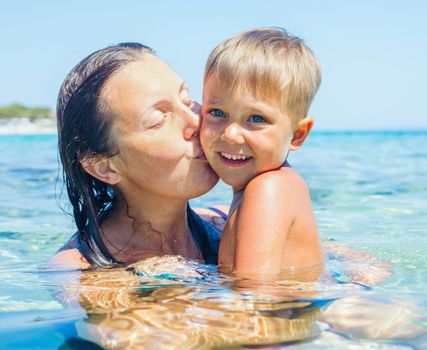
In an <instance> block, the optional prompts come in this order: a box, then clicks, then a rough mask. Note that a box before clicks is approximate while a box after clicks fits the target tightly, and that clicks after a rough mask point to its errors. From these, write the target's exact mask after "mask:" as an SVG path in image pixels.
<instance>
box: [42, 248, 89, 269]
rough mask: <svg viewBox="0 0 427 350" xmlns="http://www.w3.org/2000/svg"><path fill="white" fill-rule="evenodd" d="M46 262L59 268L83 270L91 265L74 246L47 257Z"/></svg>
mask: <svg viewBox="0 0 427 350" xmlns="http://www.w3.org/2000/svg"><path fill="white" fill-rule="evenodd" d="M48 264H49V266H51V267H53V268H57V269H61V270H63V269H65V270H84V269H87V268H89V267H90V266H91V265H90V264H89V262H88V261H87V260H86V259H85V258H84V256H83V255H82V254H81V253H80V251H79V250H78V249H76V248H72V249H64V250H61V251H60V252H58V253H56V254H55V255H54V256H53V257H52V258H50V259H49V261H48Z"/></svg>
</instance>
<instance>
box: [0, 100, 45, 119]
mask: <svg viewBox="0 0 427 350" xmlns="http://www.w3.org/2000/svg"><path fill="white" fill-rule="evenodd" d="M52 117H53V115H52V110H51V109H50V108H47V107H26V106H24V105H22V104H19V103H12V104H10V105H8V106H3V107H0V118H30V119H45V118H52Z"/></svg>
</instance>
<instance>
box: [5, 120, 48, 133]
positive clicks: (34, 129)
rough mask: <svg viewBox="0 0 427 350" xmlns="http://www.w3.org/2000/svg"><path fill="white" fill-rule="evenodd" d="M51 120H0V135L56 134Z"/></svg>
mask: <svg viewBox="0 0 427 350" xmlns="http://www.w3.org/2000/svg"><path fill="white" fill-rule="evenodd" d="M56 132H57V131H56V121H55V120H54V119H51V118H38V119H33V118H25V117H19V118H0V135H29V134H56Z"/></svg>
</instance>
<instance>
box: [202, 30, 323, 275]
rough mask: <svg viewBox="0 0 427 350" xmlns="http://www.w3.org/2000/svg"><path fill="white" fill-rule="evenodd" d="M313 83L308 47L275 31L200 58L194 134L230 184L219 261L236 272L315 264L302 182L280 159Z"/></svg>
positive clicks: (233, 41)
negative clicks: (197, 124) (200, 95)
mask: <svg viewBox="0 0 427 350" xmlns="http://www.w3.org/2000/svg"><path fill="white" fill-rule="evenodd" d="M319 84H320V68H319V63H318V61H317V59H316V57H315V56H314V54H313V52H312V51H311V50H310V49H309V48H308V47H307V46H306V45H305V44H304V42H303V41H302V40H301V39H299V38H297V37H294V36H290V35H288V34H287V33H286V31H285V30H283V29H280V28H261V29H255V30H251V31H247V32H244V33H241V34H239V35H236V36H234V37H232V38H230V39H228V40H225V41H224V42H222V43H221V44H220V45H218V46H217V47H216V48H215V49H214V50H213V51H212V53H211V54H210V56H209V59H208V62H207V65H206V71H205V78H204V91H203V106H202V116H203V121H202V126H201V131H200V137H201V143H202V147H203V150H204V152H205V155H206V158H207V159H208V161H209V163H210V165H211V166H212V168H213V169H214V170H215V171H216V173H217V174H218V175H219V176H220V177H221V179H222V180H223V181H224V182H225V183H227V184H229V185H231V186H232V187H233V193H234V195H233V201H232V204H231V207H230V211H229V214H228V220H227V223H226V225H225V228H224V231H223V236H222V239H221V243H220V248H219V265H222V266H225V267H228V268H231V269H232V270H233V271H234V272H235V273H237V274H238V275H240V276H244V277H254V278H266V277H272V276H275V275H277V274H279V273H281V272H286V271H288V272H289V271H296V270H298V269H301V270H304V269H305V268H307V269H312V268H315V267H321V266H322V261H323V252H322V248H321V244H320V237H319V234H318V230H317V226H316V221H315V218H314V214H313V210H312V207H311V203H310V196H309V192H308V189H307V186H306V184H305V183H304V181H303V180H302V178H301V177H300V176H299V175H298V173H297V172H296V171H295V170H294V169H292V168H291V167H290V166H289V164H288V163H287V162H286V158H287V156H288V153H289V151H296V150H297V149H299V148H300V147H301V145H302V144H303V142H304V140H305V138H306V137H307V135H308V134H309V132H310V130H311V128H312V126H313V120H312V119H311V118H308V117H307V112H308V109H309V106H310V103H311V101H312V99H313V97H314V95H315V94H316V92H317V89H318V87H319Z"/></svg>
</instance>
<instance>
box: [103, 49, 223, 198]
mask: <svg viewBox="0 0 427 350" xmlns="http://www.w3.org/2000/svg"><path fill="white" fill-rule="evenodd" d="M101 98H102V100H103V102H104V103H105V104H106V105H107V108H109V111H108V112H110V113H112V116H113V118H114V121H113V127H112V135H111V137H112V138H113V141H115V142H116V144H117V146H118V149H119V154H118V155H117V156H114V157H113V158H112V159H111V161H112V162H113V164H114V166H115V167H116V169H117V170H118V172H119V173H120V175H121V180H120V182H119V183H118V185H117V186H118V188H119V189H121V190H122V191H123V192H128V193H129V191H131V193H133V194H138V195H142V194H143V193H144V192H146V193H150V194H152V195H160V196H166V197H170V198H182V199H186V200H187V199H190V198H193V197H197V196H199V195H202V194H204V193H206V192H207V191H209V190H210V189H211V188H212V187H213V186H214V185H215V184H216V182H217V181H218V177H217V176H216V174H215V173H214V172H213V170H212V169H211V168H210V166H209V164H208V163H207V161H206V158H205V157H204V154H203V151H202V148H201V146H200V142H199V133H198V131H199V115H198V114H197V113H195V112H194V111H193V109H194V108H193V104H192V101H191V98H190V96H189V93H188V89H187V86H186V85H185V83H184V82H183V80H182V79H181V78H180V77H179V76H178V75H177V74H176V73H175V72H174V71H173V70H172V69H171V68H170V67H169V66H168V65H167V64H166V63H165V62H163V61H162V60H161V59H159V58H158V57H156V56H154V55H150V54H146V55H145V56H143V57H142V58H141V60H139V61H137V62H134V63H131V64H129V65H127V66H126V67H124V68H123V69H121V70H119V71H118V72H117V73H115V74H114V75H113V76H112V77H111V78H110V80H109V81H108V82H107V84H106V86H105V88H104V89H103V91H102V97H101Z"/></svg>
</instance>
